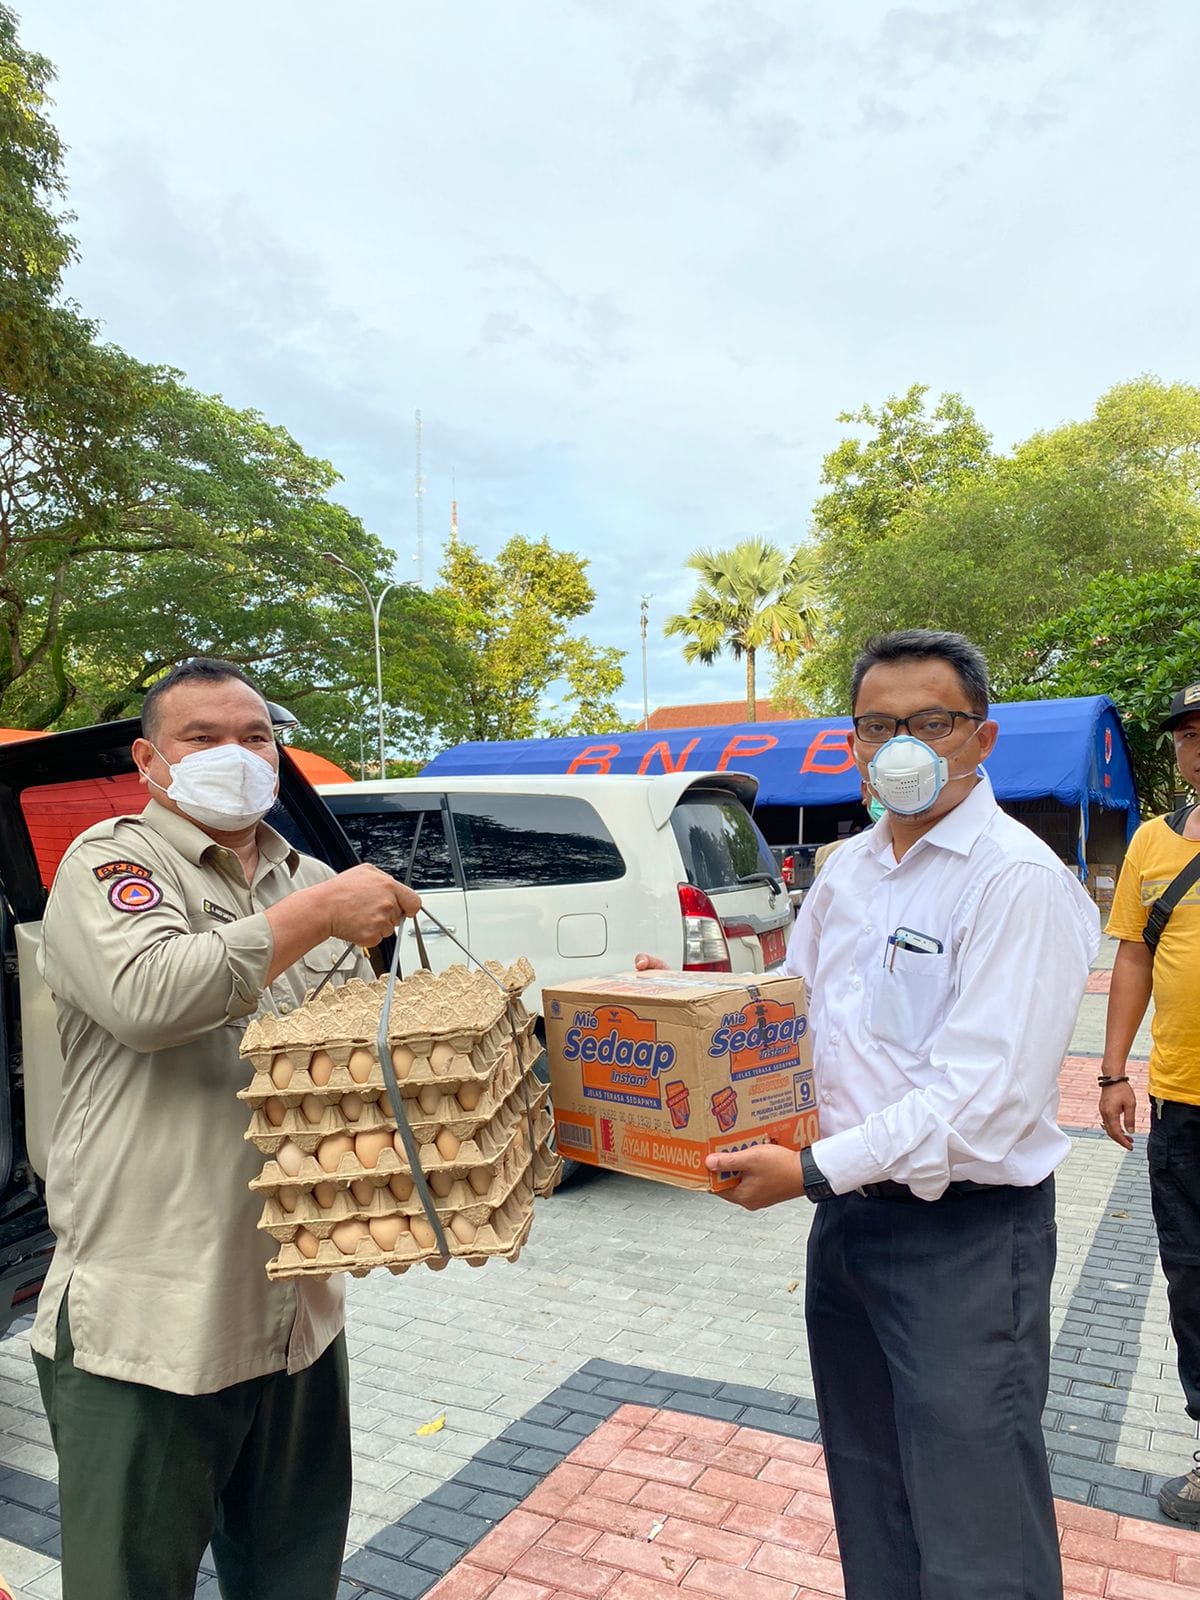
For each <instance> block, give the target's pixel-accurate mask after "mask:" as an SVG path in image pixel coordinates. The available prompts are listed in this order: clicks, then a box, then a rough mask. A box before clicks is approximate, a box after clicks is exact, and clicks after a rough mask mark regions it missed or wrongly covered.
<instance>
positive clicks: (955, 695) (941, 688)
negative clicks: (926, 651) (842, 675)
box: [857, 657, 967, 711]
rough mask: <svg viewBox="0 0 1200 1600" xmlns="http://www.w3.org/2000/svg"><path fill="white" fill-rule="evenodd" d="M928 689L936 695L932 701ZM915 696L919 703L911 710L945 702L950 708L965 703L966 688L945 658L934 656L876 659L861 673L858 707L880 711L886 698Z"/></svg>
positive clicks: (950, 709) (953, 708) (952, 708)
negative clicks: (906, 658) (914, 658)
mask: <svg viewBox="0 0 1200 1600" xmlns="http://www.w3.org/2000/svg"><path fill="white" fill-rule="evenodd" d="M931 692H932V693H933V694H934V696H935V698H934V699H933V700H931V699H930V698H929V695H930V693H931ZM914 695H915V696H916V697H917V698H918V700H920V704H919V705H917V704H913V705H912V706H911V707H910V709H911V710H913V711H920V710H924V709H925V708H926V707H927V706H930V705H934V704H937V705H944V706H945V707H946V709H947V710H949V711H953V710H955V709H956V708H957V707H958V706H959V705H961V706H963V707H964V708H965V707H966V706H967V695H966V691H965V689H964V688H963V685H962V681H961V679H960V678H959V676H958V673H957V672H956V671H955V670H954V668H953V667H952V666H951V665H950V663H949V662H948V661H942V660H941V659H940V658H936V657H935V658H932V659H930V660H927V661H922V660H919V659H917V660H911V661H878V662H876V663H875V665H874V666H872V667H869V668H868V669H867V671H866V672H865V673H864V674H863V680H862V683H861V684H860V685H859V690H858V701H857V706H858V708H861V709H866V710H870V709H877V710H882V709H886V708H885V707H884V706H883V705H882V703H881V702H882V701H883V700H885V699H886V700H888V701H889V702H890V701H892V700H896V699H904V700H911V699H912V697H913V696H914ZM922 696H924V698H923V699H922V698H921V697H922Z"/></svg>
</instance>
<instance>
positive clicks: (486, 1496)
mask: <svg viewBox="0 0 1200 1600" xmlns="http://www.w3.org/2000/svg"><path fill="white" fill-rule="evenodd" d="M531 1488H532V1485H530V1488H529V1489H526V1491H525V1492H526V1494H528V1493H529V1492H530V1489H531ZM524 1498H525V1495H523V1494H521V1495H511V1494H493V1493H489V1492H484V1493H481V1494H477V1495H476V1496H475V1498H474V1499H473V1500H472V1501H471V1502H470V1504H469V1505H468V1506H467V1508H466V1509H467V1510H468V1511H469V1512H470V1514H471V1515H472V1516H473V1517H485V1518H486V1519H487V1520H488V1521H489V1522H500V1521H502V1520H503V1518H505V1517H506V1516H507V1515H508V1513H509V1512H510V1511H515V1510H516V1509H517V1507H518V1506H519V1505H520V1503H521V1501H522V1500H523V1499H524Z"/></svg>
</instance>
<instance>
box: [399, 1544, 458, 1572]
mask: <svg viewBox="0 0 1200 1600" xmlns="http://www.w3.org/2000/svg"><path fill="white" fill-rule="evenodd" d="M463 1555H464V1551H463V1547H462V1545H460V1544H451V1543H450V1541H449V1540H447V1539H423V1540H422V1541H421V1543H420V1544H419V1545H418V1546H417V1548H416V1549H415V1550H414V1551H413V1552H412V1554H411V1555H410V1556H409V1558H408V1560H409V1562H410V1563H411V1564H412V1565H413V1566H414V1567H423V1568H424V1569H425V1570H426V1571H427V1572H431V1573H433V1574H434V1576H436V1577H439V1578H440V1577H441V1576H442V1574H443V1573H446V1572H449V1571H450V1568H451V1567H452V1566H454V1564H455V1562H457V1561H461V1560H462V1558H463Z"/></svg>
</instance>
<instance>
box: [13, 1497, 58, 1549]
mask: <svg viewBox="0 0 1200 1600" xmlns="http://www.w3.org/2000/svg"><path fill="white" fill-rule="evenodd" d="M58 1530H59V1522H58V1518H57V1517H49V1516H47V1515H46V1514H45V1513H44V1512H42V1511H33V1510H31V1509H30V1508H29V1507H28V1506H18V1505H15V1504H14V1503H13V1502H12V1501H11V1500H5V1501H3V1502H0V1538H4V1539H11V1540H12V1541H13V1543H14V1544H23V1545H28V1546H29V1547H30V1548H31V1549H35V1550H36V1549H38V1548H39V1547H40V1546H43V1545H45V1544H47V1543H48V1542H49V1541H50V1540H51V1539H55V1538H57V1537H58Z"/></svg>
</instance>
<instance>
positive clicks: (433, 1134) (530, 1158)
mask: <svg viewBox="0 0 1200 1600" xmlns="http://www.w3.org/2000/svg"><path fill="white" fill-rule="evenodd" d="M489 965H492V967H493V971H494V972H495V974H496V975H497V976H500V977H501V979H502V981H503V980H505V979H507V980H508V981H507V983H506V984H505V988H506V989H507V992H508V1003H507V1005H505V1004H504V1002H503V997H502V996H501V994H500V993H499V992H497V1001H498V1002H499V1004H498V1006H497V1011H498V1012H499V1014H498V1015H497V1016H496V1019H495V1020H494V1021H493V1022H492V1023H491V1025H490V1026H488V1027H486V1028H485V1029H484V1030H483V1032H482V1033H471V1032H465V1031H453V1032H447V1031H443V1032H442V1033H441V1034H440V1035H435V1034H433V1033H428V1034H413V1033H402V1034H401V1035H400V1036H399V1037H397V1038H395V1039H394V1041H393V1046H392V1050H393V1061H394V1063H395V1064H396V1071H397V1076H398V1078H399V1077H401V1074H403V1078H402V1082H401V1093H402V1095H403V1096H404V1100H405V1108H406V1110H407V1111H408V1113H409V1121H410V1126H411V1128H412V1130H413V1134H414V1137H415V1139H416V1141H417V1144H418V1146H419V1148H420V1165H421V1170H422V1173H423V1174H425V1177H426V1182H427V1183H428V1184H429V1186H430V1189H431V1191H432V1193H433V1195H434V1197H435V1203H436V1206H437V1210H438V1212H439V1216H440V1217H441V1219H442V1220H443V1226H444V1230H445V1232H446V1239H447V1245H448V1247H449V1249H450V1251H451V1253H452V1254H454V1255H462V1256H463V1257H464V1258H465V1259H467V1260H468V1261H470V1262H471V1263H472V1264H473V1265H482V1264H483V1262H484V1261H486V1260H488V1259H489V1258H490V1257H492V1256H495V1255H500V1256H505V1257H507V1258H508V1259H510V1260H515V1259H516V1256H517V1255H518V1254H519V1252H520V1248H521V1245H522V1244H523V1243H524V1240H525V1237H526V1236H527V1234H528V1231H529V1228H528V1223H529V1218H530V1215H531V1207H532V1199H533V1195H534V1194H535V1193H536V1194H539V1195H545V1194H549V1193H550V1192H552V1190H553V1189H554V1187H555V1185H556V1184H557V1182H558V1179H559V1176H560V1175H561V1170H562V1167H561V1162H560V1161H559V1160H558V1157H557V1156H556V1155H555V1153H554V1152H553V1149H552V1147H551V1130H552V1119H551V1117H550V1115H549V1112H548V1111H547V1109H546V1099H547V1096H546V1092H545V1090H544V1088H543V1086H542V1085H541V1084H540V1083H539V1082H538V1081H537V1079H536V1077H534V1075H533V1074H532V1072H530V1071H529V1067H530V1066H531V1064H532V1062H533V1061H534V1060H535V1059H536V1057H537V1055H538V1045H537V1041H536V1038H535V1036H534V1019H533V1018H532V1017H530V1016H529V1014H528V1013H527V1012H526V1011H525V1008H524V1007H523V1006H522V1005H521V1004H520V1000H519V994H520V989H521V988H523V987H524V985H525V983H526V982H528V981H529V979H530V978H531V977H532V970H531V969H529V968H528V963H518V964H517V966H515V967H513V968H508V969H505V968H502V967H500V966H499V965H498V964H489ZM422 980H425V981H426V982H429V981H432V982H434V983H436V979H432V980H431V979H430V975H426V974H421V973H418V974H416V975H415V978H414V979H409V980H408V982H407V984H406V988H407V989H408V990H409V992H410V995H411V994H412V991H413V990H414V989H416V990H418V992H419V991H420V989H421V988H422V987H423V983H422ZM412 998H413V999H416V996H412ZM410 1014H411V1013H410ZM514 1023H515V1025H516V1029H515V1033H514V1031H513V1024H514ZM280 1025H281V1026H286V1024H283V1023H281V1024H280ZM364 1032H365V1030H364ZM436 1046H442V1047H443V1048H442V1049H441V1053H440V1063H439V1066H438V1067H437V1068H436V1069H435V1068H434V1066H433V1065H432V1064H431V1060H430V1057H431V1056H432V1055H433V1054H434V1050H435V1047H436ZM246 1053H247V1055H248V1056H249V1057H250V1059H251V1060H252V1062H253V1063H254V1065H255V1068H256V1072H255V1077H254V1080H253V1082H252V1083H251V1084H250V1086H249V1087H248V1088H247V1089H245V1090H243V1091H241V1096H240V1098H242V1099H244V1100H245V1101H246V1102H247V1103H248V1104H249V1105H250V1107H251V1113H252V1114H251V1125H250V1128H249V1130H248V1132H247V1134H246V1137H247V1138H248V1139H249V1140H251V1141H252V1142H253V1143H254V1144H255V1145H256V1146H257V1147H258V1148H259V1149H260V1150H262V1152H263V1154H264V1155H266V1156H267V1157H268V1160H267V1161H266V1163H265V1164H264V1167H263V1171H262V1174H261V1176H260V1177H259V1178H258V1179H256V1180H255V1181H254V1182H253V1183H252V1184H251V1188H252V1189H255V1190H258V1191H260V1192H262V1193H263V1194H264V1197H265V1204H264V1209H263V1214H262V1218H261V1220H260V1223H259V1226H260V1227H261V1228H263V1229H265V1230H266V1231H267V1232H269V1233H270V1234H271V1235H272V1237H273V1238H274V1239H275V1240H276V1242H277V1243H278V1244H279V1245H280V1250H279V1254H278V1256H277V1258H276V1259H275V1260H274V1261H272V1262H270V1263H269V1264H268V1268H267V1271H268V1274H269V1275H270V1276H271V1277H292V1276H295V1275H297V1274H305V1275H308V1274H312V1275H325V1274H327V1273H328V1272H330V1271H350V1272H352V1273H354V1275H355V1276H362V1275H363V1274H364V1273H365V1272H368V1271H370V1270H371V1269H372V1268H373V1267H376V1266H387V1267H388V1268H389V1270H391V1271H393V1272H403V1271H406V1270H407V1269H408V1267H409V1266H412V1265H414V1264H415V1263H416V1262H418V1261H427V1262H428V1264H429V1265H431V1266H434V1267H440V1266H444V1265H445V1264H446V1263H445V1260H444V1258H442V1257H441V1256H440V1255H439V1253H438V1252H437V1250H436V1246H435V1245H434V1244H433V1234H432V1229H431V1228H430V1227H429V1225H428V1222H427V1220H426V1218H425V1213H424V1209H423V1207H422V1205H421V1203H420V1199H419V1197H418V1195H417V1194H416V1192H415V1189H414V1187H413V1184H412V1179H411V1175H410V1172H409V1164H408V1160H407V1157H406V1155H405V1154H404V1150H403V1146H402V1144H400V1142H399V1141H398V1140H397V1139H393V1140H392V1141H386V1140H385V1143H384V1146H383V1148H382V1149H378V1148H375V1149H372V1150H371V1152H370V1154H371V1156H372V1157H373V1165H371V1166H370V1167H367V1166H364V1165H363V1163H362V1162H361V1161H360V1160H359V1158H358V1156H357V1154H356V1153H355V1151H354V1150H353V1148H350V1149H346V1148H344V1147H342V1148H339V1147H338V1146H334V1147H333V1148H332V1149H327V1150H326V1152H325V1155H324V1157H323V1159H322V1158H319V1157H318V1151H319V1149H320V1147H321V1145H322V1144H323V1143H324V1141H325V1140H326V1139H328V1138H329V1137H330V1136H331V1135H334V1136H338V1135H340V1136H342V1139H345V1137H346V1136H347V1135H349V1136H350V1137H351V1138H353V1136H354V1135H356V1134H359V1133H368V1132H377V1131H378V1132H384V1133H386V1132H394V1130H395V1127H396V1124H395V1121H394V1119H393V1117H392V1115H391V1106H390V1103H389V1100H388V1098H387V1095H386V1092H385V1088H384V1080H383V1073H382V1070H381V1068H380V1066H379V1061H378V1056H377V1054H376V1048H375V1045H374V1042H373V1041H368V1040H367V1039H366V1038H355V1039H340V1040H330V1041H327V1042H326V1043H325V1044H324V1045H322V1046H319V1047H317V1048H314V1047H313V1046H312V1045H299V1046H296V1045H290V1044H289V1045H286V1046H282V1047H280V1048H274V1049H273V1048H270V1047H269V1046H266V1045H264V1044H261V1043H260V1045H259V1047H258V1048H253V1047H251V1048H248V1049H247V1051H246ZM447 1057H448V1059H447ZM465 1085H472V1086H473V1088H474V1093H475V1094H476V1095H477V1096H478V1099H477V1100H476V1102H475V1103H474V1105H473V1106H472V1109H471V1111H470V1112H467V1111H466V1110H465V1109H464V1108H463V1106H462V1104H461V1103H460V1102H459V1100H458V1098H457V1092H458V1091H459V1090H460V1089H462V1088H463V1087H464V1086H465ZM431 1091H432V1092H431ZM347 1095H352V1096H354V1097H355V1098H356V1106H355V1114H354V1116H353V1118H352V1119H351V1118H348V1117H347V1116H346V1114H345V1112H344V1111H343V1104H344V1097H345V1096H347ZM422 1097H423V1098H422ZM268 1102H270V1104H271V1109H272V1110H273V1112H274V1116H268V1114H267V1110H266V1108H267V1106H268ZM443 1132H449V1133H450V1134H452V1135H453V1137H454V1139H455V1141H456V1142H457V1145H458V1148H457V1150H455V1151H454V1153H453V1155H452V1156H446V1155H444V1154H443V1153H442V1151H440V1150H439V1149H438V1147H437V1145H436V1144H435V1142H434V1141H435V1139H437V1137H438V1136H439V1135H440V1134H442V1133H443ZM286 1141H290V1142H291V1145H292V1146H293V1147H294V1151H293V1155H294V1156H296V1155H298V1156H299V1158H300V1159H299V1162H298V1166H297V1169H296V1170H295V1171H290V1172H285V1171H284V1170H283V1169H282V1168H281V1167H280V1166H279V1164H278V1162H277V1161H276V1160H275V1159H274V1157H275V1156H276V1155H277V1154H278V1152H279V1150H280V1147H281V1146H282V1145H283V1144H284V1143H285V1142H286ZM339 1145H341V1140H339ZM383 1216H392V1217H403V1218H404V1219H405V1220H406V1222H407V1221H408V1219H415V1220H416V1224H417V1226H416V1229H415V1230H411V1224H410V1230H411V1231H406V1232H405V1233H404V1234H403V1235H402V1236H401V1237H400V1238H399V1239H398V1240H397V1241H396V1245H395V1248H394V1249H391V1250H383V1249H381V1248H380V1246H379V1245H378V1244H377V1243H376V1242H375V1240H374V1239H373V1238H371V1237H369V1236H368V1237H366V1238H362V1239H360V1240H359V1242H358V1245H357V1248H356V1250H355V1253H354V1254H353V1255H352V1256H348V1255H346V1254H345V1253H344V1252H343V1251H341V1250H340V1249H339V1248H338V1246H337V1245H336V1244H334V1243H333V1241H332V1239H331V1238H330V1234H331V1232H332V1230H333V1229H334V1228H335V1227H336V1226H337V1225H338V1223H339V1222H344V1221H358V1222H362V1223H364V1224H365V1223H369V1221H370V1220H371V1219H372V1218H373V1217H383ZM447 1222H449V1223H450V1224H451V1226H454V1225H456V1224H457V1225H458V1227H459V1233H458V1234H457V1235H456V1234H453V1233H452V1232H451V1231H450V1230H449V1229H447V1228H446V1226H445V1225H446V1223H447ZM302 1227H303V1228H304V1229H306V1230H307V1231H308V1233H309V1234H310V1235H311V1236H312V1238H314V1239H316V1240H317V1253H316V1256H315V1257H314V1258H312V1259H310V1258H308V1257H306V1256H304V1255H302V1254H301V1253H300V1250H299V1249H298V1247H297V1245H296V1243H295V1240H296V1236H297V1235H298V1234H299V1232H300V1229H301V1228H302ZM417 1235H419V1236H421V1237H423V1238H427V1239H428V1241H429V1242H428V1244H422V1243H421V1239H420V1238H419V1237H417Z"/></svg>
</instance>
